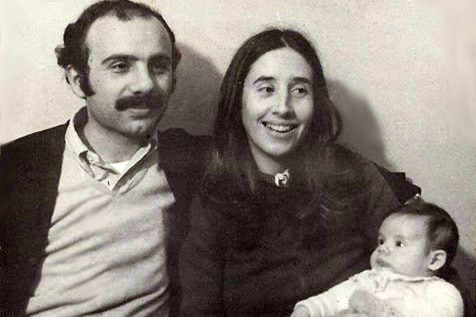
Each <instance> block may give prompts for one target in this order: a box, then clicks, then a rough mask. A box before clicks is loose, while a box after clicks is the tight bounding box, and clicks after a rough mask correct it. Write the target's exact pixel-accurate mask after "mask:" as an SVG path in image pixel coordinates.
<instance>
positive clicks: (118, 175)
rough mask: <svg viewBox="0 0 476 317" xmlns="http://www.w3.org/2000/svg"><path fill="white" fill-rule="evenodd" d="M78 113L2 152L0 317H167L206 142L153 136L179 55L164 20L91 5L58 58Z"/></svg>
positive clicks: (108, 4) (123, 4)
mask: <svg viewBox="0 0 476 317" xmlns="http://www.w3.org/2000/svg"><path fill="white" fill-rule="evenodd" d="M56 53H57V57H58V64H59V65H60V66H62V67H63V68H64V70H65V74H66V79H67V82H68V83H69V85H70V86H71V88H72V90H73V92H74V93H75V94H76V95H78V96H79V97H81V98H83V99H84V100H85V103H86V107H84V108H82V109H80V110H79V112H77V113H76V114H75V115H74V116H73V118H72V119H71V120H70V121H69V122H68V123H67V124H65V125H61V126H58V127H54V128H51V129H49V130H45V131H42V132H38V133H34V134H32V135H29V136H26V137H24V138H22V139H19V140H16V141H13V142H12V143H10V144H7V145H5V146H3V147H2V149H1V156H0V195H1V196H0V208H1V209H0V212H1V213H0V216H1V219H0V248H1V249H0V264H1V266H0V279H1V280H0V292H1V296H2V297H1V298H0V307H1V308H0V315H1V316H17V315H22V316H23V315H26V316H83V315H87V316H168V314H169V308H171V309H172V312H171V314H172V315H173V314H174V313H175V310H174V309H175V308H176V302H177V298H178V287H177V285H176V284H177V280H178V278H177V276H176V275H177V272H176V270H175V268H176V267H177V265H176V263H175V261H176V259H177V251H178V248H179V246H180V243H181V239H182V238H183V236H184V235H185V232H186V224H187V213H186V210H187V208H188V205H189V203H190V197H191V192H192V190H193V188H194V186H195V184H196V180H197V179H198V178H199V173H200V169H201V168H200V165H199V162H201V161H202V159H201V157H202V154H203V153H202V152H203V151H202V150H201V149H204V148H205V144H203V142H205V140H202V139H200V138H197V137H195V138H192V137H190V136H189V135H187V134H185V133H184V132H181V131H177V130H175V131H167V132H165V133H160V134H159V133H157V130H156V129H157V124H158V122H159V121H160V119H161V118H162V116H163V114H164V112H165V110H166V108H167V103H168V99H169V96H170V94H171V93H172V91H173V89H174V85H175V67H176V66H177V63H178V62H179V59H180V53H179V51H178V50H177V48H176V46H175V37H174V34H173V32H172V31H171V29H170V28H169V27H168V25H167V23H166V21H165V20H164V19H163V18H162V16H161V15H159V14H158V13H157V12H155V11H153V10H152V9H150V8H149V7H147V6H145V5H141V4H136V3H133V2H130V1H128V0H113V1H101V2H98V3H96V4H93V5H92V6H90V7H88V8H87V9H86V10H85V11H84V12H83V13H82V15H81V16H80V17H79V18H78V20H77V21H76V22H75V23H73V24H70V25H68V27H67V28H66V30H65V33H64V46H62V47H59V48H57V50H56Z"/></svg>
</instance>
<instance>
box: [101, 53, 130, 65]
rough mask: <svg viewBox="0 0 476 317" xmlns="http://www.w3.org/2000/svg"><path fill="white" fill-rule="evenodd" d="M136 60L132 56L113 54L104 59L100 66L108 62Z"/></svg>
mask: <svg viewBox="0 0 476 317" xmlns="http://www.w3.org/2000/svg"><path fill="white" fill-rule="evenodd" d="M137 59H138V58H137V57H135V56H133V55H128V54H114V55H110V56H108V57H106V58H105V59H103V60H102V62H101V64H102V65H104V64H107V63H109V62H110V61H135V60H137Z"/></svg>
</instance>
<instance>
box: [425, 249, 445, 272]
mask: <svg viewBox="0 0 476 317" xmlns="http://www.w3.org/2000/svg"><path fill="white" fill-rule="evenodd" d="M430 259H431V261H430V264H429V265H428V268H429V269H430V270H431V271H433V272H436V271H438V270H439V269H441V268H442V267H443V265H445V263H446V251H443V250H433V251H431V252H430Z"/></svg>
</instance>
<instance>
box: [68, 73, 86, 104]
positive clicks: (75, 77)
mask: <svg viewBox="0 0 476 317" xmlns="http://www.w3.org/2000/svg"><path fill="white" fill-rule="evenodd" d="M65 72H66V78H67V79H68V83H69V85H70V86H71V89H72V90H73V92H74V93H75V94H76V95H77V96H78V97H80V98H83V99H84V98H86V94H85V93H84V91H83V89H82V88H81V80H83V78H82V76H81V74H80V73H78V71H77V70H76V69H75V68H74V67H73V66H71V65H69V66H68V67H66V70H65Z"/></svg>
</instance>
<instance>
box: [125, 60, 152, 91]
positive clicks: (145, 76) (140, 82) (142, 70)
mask: <svg viewBox="0 0 476 317" xmlns="http://www.w3.org/2000/svg"><path fill="white" fill-rule="evenodd" d="M130 87H131V90H132V92H133V93H134V94H135V95H140V94H144V93H148V92H149V91H151V90H152V89H153V88H154V87H155V82H154V77H153V76H152V74H151V72H150V70H149V69H148V68H147V67H138V68H137V70H136V72H135V76H134V79H133V82H132V83H131V85H130Z"/></svg>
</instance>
